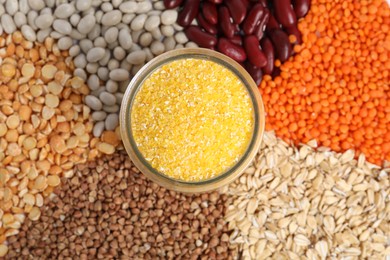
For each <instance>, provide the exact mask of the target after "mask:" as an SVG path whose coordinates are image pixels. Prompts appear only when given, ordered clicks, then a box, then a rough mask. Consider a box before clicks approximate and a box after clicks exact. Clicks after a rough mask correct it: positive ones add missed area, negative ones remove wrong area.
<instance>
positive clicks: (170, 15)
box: [161, 10, 178, 25]
mask: <svg viewBox="0 0 390 260" xmlns="http://www.w3.org/2000/svg"><path fill="white" fill-rule="evenodd" d="M177 15H178V14H177V11H176V10H165V11H164V12H162V14H161V23H162V24H164V25H171V24H174V23H175V22H176V20H177Z"/></svg>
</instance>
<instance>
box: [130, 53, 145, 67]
mask: <svg viewBox="0 0 390 260" xmlns="http://www.w3.org/2000/svg"><path fill="white" fill-rule="evenodd" d="M126 60H127V62H129V63H130V64H134V65H138V64H144V63H145V60H146V54H145V52H144V51H143V50H139V51H134V52H131V53H129V55H127V57H126Z"/></svg>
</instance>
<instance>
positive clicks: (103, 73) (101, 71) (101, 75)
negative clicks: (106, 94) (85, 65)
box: [97, 67, 109, 81]
mask: <svg viewBox="0 0 390 260" xmlns="http://www.w3.org/2000/svg"><path fill="white" fill-rule="evenodd" d="M97 74H98V76H99V78H100V79H101V80H104V81H107V80H108V79H109V77H108V74H109V71H108V69H107V68H105V67H100V68H99V69H98V71H97Z"/></svg>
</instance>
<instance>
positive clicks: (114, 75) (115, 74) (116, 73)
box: [109, 69, 130, 81]
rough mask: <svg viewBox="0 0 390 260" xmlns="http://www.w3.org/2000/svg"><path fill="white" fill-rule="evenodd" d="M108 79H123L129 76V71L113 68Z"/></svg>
mask: <svg viewBox="0 0 390 260" xmlns="http://www.w3.org/2000/svg"><path fill="white" fill-rule="evenodd" d="M109 76H110V79H112V80H115V81H123V80H127V79H129V78H130V75H129V72H128V71H127V70H124V69H114V70H112V71H111V72H110V74H109Z"/></svg>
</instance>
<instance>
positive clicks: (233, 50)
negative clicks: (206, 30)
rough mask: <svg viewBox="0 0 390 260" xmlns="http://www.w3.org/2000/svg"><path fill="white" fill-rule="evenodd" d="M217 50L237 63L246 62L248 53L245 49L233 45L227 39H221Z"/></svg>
mask: <svg viewBox="0 0 390 260" xmlns="http://www.w3.org/2000/svg"><path fill="white" fill-rule="evenodd" d="M217 49H218V51H220V52H221V53H223V54H225V55H226V56H229V57H230V58H232V59H233V60H235V61H238V62H243V61H245V60H246V53H245V51H244V49H243V48H242V47H241V46H239V45H236V44H233V43H232V42H230V41H229V40H228V39H226V38H220V39H219V41H218V47H217Z"/></svg>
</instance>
